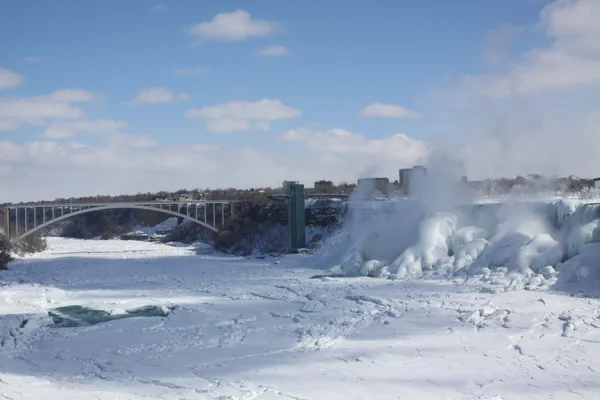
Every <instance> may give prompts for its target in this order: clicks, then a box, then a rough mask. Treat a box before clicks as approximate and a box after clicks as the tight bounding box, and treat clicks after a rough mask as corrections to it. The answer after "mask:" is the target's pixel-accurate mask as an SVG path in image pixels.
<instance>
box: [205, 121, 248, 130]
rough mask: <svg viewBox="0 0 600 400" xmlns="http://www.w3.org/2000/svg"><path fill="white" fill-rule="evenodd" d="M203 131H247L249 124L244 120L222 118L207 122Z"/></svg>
mask: <svg viewBox="0 0 600 400" xmlns="http://www.w3.org/2000/svg"><path fill="white" fill-rule="evenodd" d="M204 129H205V130H206V131H207V132H218V133H227V132H236V131H247V130H249V129H250V122H248V120H245V119H234V118H223V119H215V120H212V121H208V123H207V124H206V126H205V127H204Z"/></svg>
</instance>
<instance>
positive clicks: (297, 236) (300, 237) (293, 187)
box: [287, 183, 306, 250]
mask: <svg viewBox="0 0 600 400" xmlns="http://www.w3.org/2000/svg"><path fill="white" fill-rule="evenodd" d="M287 189H288V193H289V196H290V197H289V202H288V226H289V230H290V248H291V249H292V250H298V249H301V248H303V247H305V246H306V236H305V233H304V226H305V210H304V185H301V184H298V183H291V184H289V185H288V186H287Z"/></svg>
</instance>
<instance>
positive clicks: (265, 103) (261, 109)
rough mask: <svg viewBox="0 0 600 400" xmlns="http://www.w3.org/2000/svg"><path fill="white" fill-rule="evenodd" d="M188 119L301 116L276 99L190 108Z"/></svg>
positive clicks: (298, 112) (269, 118) (264, 118)
mask: <svg viewBox="0 0 600 400" xmlns="http://www.w3.org/2000/svg"><path fill="white" fill-rule="evenodd" d="M186 115H187V116H188V117H190V118H196V117H197V118H202V119H222V118H237V119H260V120H274V119H286V118H295V117H299V116H300V115H302V112H301V111H300V110H298V109H295V108H292V107H289V106H286V105H285V104H283V102H281V100H277V99H262V100H259V101H256V102H251V101H230V102H229V103H225V104H219V105H216V106H207V107H203V108H200V109H197V108H192V109H191V110H189V111H188V112H187V114H186Z"/></svg>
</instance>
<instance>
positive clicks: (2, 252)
mask: <svg viewBox="0 0 600 400" xmlns="http://www.w3.org/2000/svg"><path fill="white" fill-rule="evenodd" d="M47 247H48V244H47V243H46V239H45V238H44V237H42V235H41V234H33V235H31V236H28V237H27V238H25V239H23V240H21V241H19V242H17V243H13V242H11V241H10V239H9V238H8V237H6V235H5V234H4V232H0V269H6V268H7V267H8V263H9V262H11V261H12V260H13V256H12V254H13V253H16V254H19V255H24V254H30V253H35V252H38V251H43V250H45V249H46V248H47Z"/></svg>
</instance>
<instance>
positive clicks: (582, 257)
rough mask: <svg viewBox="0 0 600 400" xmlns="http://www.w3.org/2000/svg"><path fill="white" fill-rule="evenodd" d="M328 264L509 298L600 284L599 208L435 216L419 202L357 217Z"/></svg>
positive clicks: (503, 208)
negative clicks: (446, 282)
mask: <svg viewBox="0 0 600 400" xmlns="http://www.w3.org/2000/svg"><path fill="white" fill-rule="evenodd" d="M332 248H335V249H336V250H335V251H334V252H333V253H332V252H331V249H332ZM325 249H326V250H325ZM322 256H326V257H327V258H326V260H327V261H328V262H332V261H333V262H332V263H330V264H329V266H331V265H332V264H333V265H334V267H333V268H332V270H333V272H336V273H343V274H346V275H364V276H372V277H389V278H391V279H418V278H429V279H434V278H438V279H441V278H443V279H450V280H454V281H459V282H460V281H463V282H464V281H467V280H469V281H474V280H479V281H483V282H488V283H491V284H494V285H497V286H498V288H499V289H504V290H510V289H521V288H527V289H533V288H537V287H544V286H549V285H552V284H554V283H556V282H557V280H558V279H559V278H560V279H561V281H563V282H576V281H580V280H583V279H586V280H590V279H600V204H584V203H581V202H576V201H572V200H557V201H551V202H537V203H534V202H522V203H503V204H474V205H463V206H454V207H451V209H450V210H448V211H445V212H432V211H431V210H428V209H427V208H426V207H424V206H422V205H421V204H419V203H418V202H411V201H397V202H390V203H388V205H387V209H383V208H379V209H377V210H365V209H354V210H353V211H352V215H351V218H350V219H349V221H348V222H347V223H346V225H345V228H344V229H343V230H342V231H341V232H340V233H339V234H338V235H337V237H334V238H332V239H331V241H330V242H329V243H328V244H327V245H326V246H325V247H324V250H323V252H322ZM332 257H334V258H332ZM335 259H337V261H335ZM340 260H341V262H340Z"/></svg>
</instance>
